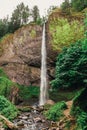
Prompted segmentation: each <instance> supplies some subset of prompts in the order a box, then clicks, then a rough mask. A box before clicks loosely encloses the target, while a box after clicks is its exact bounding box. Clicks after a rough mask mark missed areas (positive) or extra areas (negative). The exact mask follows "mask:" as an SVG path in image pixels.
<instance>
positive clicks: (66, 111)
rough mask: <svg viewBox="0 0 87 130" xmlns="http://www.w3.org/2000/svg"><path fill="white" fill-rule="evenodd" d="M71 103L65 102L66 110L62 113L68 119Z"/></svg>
mask: <svg viewBox="0 0 87 130" xmlns="http://www.w3.org/2000/svg"><path fill="white" fill-rule="evenodd" d="M72 103H73V102H72V101H68V102H66V104H67V109H66V110H65V111H64V115H65V116H66V117H68V116H69V115H70V110H71V106H72Z"/></svg>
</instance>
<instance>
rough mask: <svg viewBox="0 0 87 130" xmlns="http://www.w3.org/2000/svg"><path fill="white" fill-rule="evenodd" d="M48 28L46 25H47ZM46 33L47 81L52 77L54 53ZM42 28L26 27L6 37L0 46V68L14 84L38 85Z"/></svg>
mask: <svg viewBox="0 0 87 130" xmlns="http://www.w3.org/2000/svg"><path fill="white" fill-rule="evenodd" d="M47 26H48V25H47ZM49 41H50V36H49V33H48V27H47V31H46V46H47V69H48V79H49V80H50V79H51V78H52V77H53V72H54V61H55V57H56V52H55V51H53V49H52V47H51V44H50V42H49ZM41 43H42V26H38V25H34V24H31V25H26V26H24V27H22V28H20V29H19V30H17V31H16V32H15V33H14V34H10V35H7V36H6V37H5V38H4V39H2V41H1V44H0V67H2V68H3V69H4V70H5V72H6V73H7V75H8V76H9V78H10V79H11V80H13V81H14V82H17V83H19V84H24V85H31V84H32V85H39V84H40V66H41Z"/></svg>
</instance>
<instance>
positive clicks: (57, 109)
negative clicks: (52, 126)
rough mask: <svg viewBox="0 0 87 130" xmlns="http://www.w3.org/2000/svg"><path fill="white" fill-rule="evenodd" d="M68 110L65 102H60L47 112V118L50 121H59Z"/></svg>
mask: <svg viewBox="0 0 87 130" xmlns="http://www.w3.org/2000/svg"><path fill="white" fill-rule="evenodd" d="M66 108H67V105H66V103H65V102H64V101H62V102H59V103H57V104H55V105H54V106H52V107H51V108H50V109H49V110H48V111H47V112H45V116H46V118H47V119H49V120H53V121H57V120H59V119H60V118H61V117H62V116H63V110H65V109H66Z"/></svg>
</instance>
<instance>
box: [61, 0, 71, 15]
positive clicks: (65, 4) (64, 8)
mask: <svg viewBox="0 0 87 130" xmlns="http://www.w3.org/2000/svg"><path fill="white" fill-rule="evenodd" d="M61 9H62V12H64V13H66V14H70V3H69V0H65V1H64V2H63V3H62V5H61Z"/></svg>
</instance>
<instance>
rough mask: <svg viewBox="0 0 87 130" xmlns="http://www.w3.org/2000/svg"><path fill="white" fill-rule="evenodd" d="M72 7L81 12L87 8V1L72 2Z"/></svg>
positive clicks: (72, 0) (73, 0)
mask: <svg viewBox="0 0 87 130" xmlns="http://www.w3.org/2000/svg"><path fill="white" fill-rule="evenodd" d="M71 6H72V8H74V9H75V10H76V11H81V10H83V9H85V8H86V7H87V0H71Z"/></svg>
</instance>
